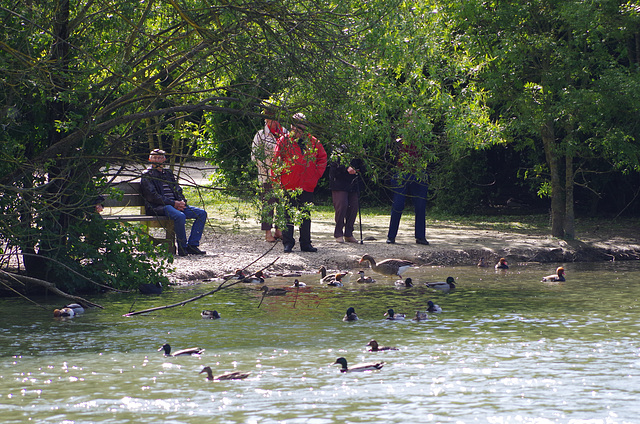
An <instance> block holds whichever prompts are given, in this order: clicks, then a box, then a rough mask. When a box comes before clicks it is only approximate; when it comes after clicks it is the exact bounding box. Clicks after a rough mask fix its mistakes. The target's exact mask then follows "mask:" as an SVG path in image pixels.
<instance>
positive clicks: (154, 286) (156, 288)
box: [138, 281, 162, 294]
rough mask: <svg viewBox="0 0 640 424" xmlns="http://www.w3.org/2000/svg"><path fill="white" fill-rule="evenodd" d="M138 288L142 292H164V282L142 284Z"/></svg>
mask: <svg viewBox="0 0 640 424" xmlns="http://www.w3.org/2000/svg"><path fill="white" fill-rule="evenodd" d="M138 290H139V291H140V293H141V294H162V284H160V282H159V281H158V282H156V283H146V284H140V286H139V287H138Z"/></svg>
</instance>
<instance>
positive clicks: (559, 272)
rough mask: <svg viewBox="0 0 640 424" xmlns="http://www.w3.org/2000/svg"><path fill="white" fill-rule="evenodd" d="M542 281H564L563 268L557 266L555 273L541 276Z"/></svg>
mask: <svg viewBox="0 0 640 424" xmlns="http://www.w3.org/2000/svg"><path fill="white" fill-rule="evenodd" d="M542 281H566V280H565V278H564V268H563V267H561V266H559V267H558V269H556V273H555V274H552V275H547V276H546V277H542Z"/></svg>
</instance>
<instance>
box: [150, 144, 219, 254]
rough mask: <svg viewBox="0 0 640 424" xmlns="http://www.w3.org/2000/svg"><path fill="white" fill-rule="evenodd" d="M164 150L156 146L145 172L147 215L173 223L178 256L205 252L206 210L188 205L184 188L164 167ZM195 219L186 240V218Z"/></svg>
mask: <svg viewBox="0 0 640 424" xmlns="http://www.w3.org/2000/svg"><path fill="white" fill-rule="evenodd" d="M165 161H166V156H165V151H164V150H160V149H155V150H153V151H152V152H151V154H150V155H149V162H151V167H150V168H148V169H147V170H146V171H144V172H143V173H142V178H141V181H140V186H141V190H142V196H143V197H144V199H145V210H146V213H147V215H160V216H167V217H169V218H171V219H172V220H173V222H174V229H175V232H176V241H177V244H178V255H179V256H187V255H204V254H206V253H207V252H204V251H202V250H200V248H199V247H198V246H200V239H201V238H202V232H203V231H204V226H205V224H206V222H207V211H205V210H204V209H200V208H196V207H195V206H190V205H188V204H187V199H186V198H185V197H184V194H182V187H180V185H179V184H178V182H177V181H176V178H175V176H174V175H173V174H172V173H171V171H169V170H166V169H164V168H163V165H164V162H165ZM187 219H195V221H194V223H193V225H192V226H191V233H190V234H189V239H187V231H186V220H187Z"/></svg>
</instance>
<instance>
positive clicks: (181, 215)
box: [164, 205, 207, 248]
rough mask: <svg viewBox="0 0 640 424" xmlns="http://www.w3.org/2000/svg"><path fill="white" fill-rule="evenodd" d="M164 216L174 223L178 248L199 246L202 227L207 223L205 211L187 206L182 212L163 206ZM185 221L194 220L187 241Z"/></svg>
mask: <svg viewBox="0 0 640 424" xmlns="http://www.w3.org/2000/svg"><path fill="white" fill-rule="evenodd" d="M164 214H165V215H166V216H168V217H169V218H171V219H172V220H173V222H174V228H175V231H176V240H177V242H178V246H180V247H181V248H186V247H187V244H188V245H190V246H199V245H200V238H202V232H203V231H204V225H205V224H206V223H207V211H205V210H204V209H200V208H195V207H193V206H187V207H186V208H185V210H184V211H179V210H177V209H176V208H174V207H173V206H168V205H165V207H164ZM187 219H195V221H194V223H193V225H192V226H191V234H189V240H187V230H186V228H185V224H186V222H187Z"/></svg>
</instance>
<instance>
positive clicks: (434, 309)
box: [427, 300, 442, 314]
mask: <svg viewBox="0 0 640 424" xmlns="http://www.w3.org/2000/svg"><path fill="white" fill-rule="evenodd" d="M427 312H430V313H432V314H439V313H440V312H442V308H441V307H440V306H439V305H436V304H435V303H433V301H431V300H430V301H428V302H427Z"/></svg>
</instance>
